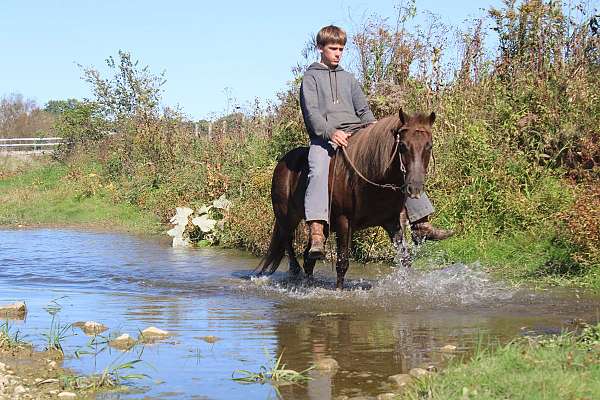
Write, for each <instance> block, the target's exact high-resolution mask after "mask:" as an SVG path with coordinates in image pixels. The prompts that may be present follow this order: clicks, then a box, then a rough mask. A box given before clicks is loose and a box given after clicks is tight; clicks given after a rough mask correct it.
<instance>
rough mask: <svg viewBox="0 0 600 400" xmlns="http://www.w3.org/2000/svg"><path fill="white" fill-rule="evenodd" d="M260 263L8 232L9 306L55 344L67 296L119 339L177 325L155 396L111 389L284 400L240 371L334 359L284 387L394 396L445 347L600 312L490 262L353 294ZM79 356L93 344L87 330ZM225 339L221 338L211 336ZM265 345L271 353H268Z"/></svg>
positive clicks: (358, 278) (152, 244)
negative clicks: (274, 360) (530, 287)
mask: <svg viewBox="0 0 600 400" xmlns="http://www.w3.org/2000/svg"><path fill="white" fill-rule="evenodd" d="M256 263H257V260H256V259H255V258H253V257H249V256H247V255H245V254H244V253H240V252H234V251H225V250H214V249H198V250H195V249H173V248H171V247H169V246H168V244H166V243H162V242H159V241H157V240H156V239H144V238H139V237H135V236H128V235H122V234H112V233H94V232H81V231H74V230H44V229H40V230H4V231H0V266H1V268H0V303H6V302H12V301H15V300H24V301H26V302H27V305H28V308H29V313H28V315H27V318H26V320H25V321H23V322H15V324H16V326H15V328H18V329H20V330H22V331H23V332H24V333H26V334H27V335H29V336H28V339H29V340H31V341H33V342H34V343H36V344H37V345H38V346H39V347H41V346H42V340H43V339H42V334H43V333H44V332H45V331H46V330H47V329H48V327H49V325H50V316H49V315H48V313H47V312H46V311H45V310H44V307H45V306H46V305H47V304H48V303H49V302H50V301H52V300H53V299H60V300H58V302H59V303H60V304H61V306H62V310H61V311H60V313H59V318H60V320H61V322H62V323H72V322H76V321H87V320H95V321H99V322H102V323H104V324H106V325H107V326H109V327H110V333H111V334H119V333H129V334H130V335H132V336H134V337H135V336H137V333H138V332H139V331H140V330H142V329H144V328H146V327H148V326H157V327H159V328H161V329H166V330H168V331H171V332H173V333H175V336H174V337H173V338H172V339H170V340H168V341H167V342H165V343H159V344H156V345H151V346H146V348H144V352H143V357H142V358H143V360H144V364H143V365H141V366H140V367H138V370H137V371H136V372H141V373H145V374H147V375H149V376H150V377H151V379H147V380H144V381H143V382H141V383H139V384H137V385H136V386H137V387H138V388H142V389H143V390H144V393H143V394H126V395H125V394H116V395H111V396H110V398H210V399H236V398H238V399H242V398H243V399H265V398H276V397H277V394H276V392H275V391H274V389H273V388H272V387H271V386H270V385H258V384H256V385H242V384H238V383H235V382H233V381H231V379H230V378H231V374H232V372H233V371H234V370H236V369H246V370H251V371H258V370H259V369H260V367H261V365H266V364H268V361H269V360H268V359H267V358H268V357H272V356H273V355H275V354H280V353H281V352H283V353H284V357H283V359H284V362H285V363H286V364H287V365H288V367H289V368H293V369H297V370H302V369H305V368H307V367H308V366H310V365H311V363H313V362H314V361H315V360H317V359H319V358H321V357H333V358H335V359H336V360H337V361H338V363H339V364H340V369H339V371H338V373H337V374H335V375H333V376H328V375H323V374H317V373H316V372H314V371H313V372H311V374H312V377H313V378H314V379H313V380H312V381H310V382H309V383H308V384H306V385H289V386H281V387H279V392H280V394H281V397H283V398H286V399H304V398H307V399H331V398H333V397H335V396H338V395H348V396H355V395H370V396H376V395H377V394H379V393H383V392H389V391H390V390H391V389H392V388H391V387H390V386H389V384H388V382H387V377H388V376H390V375H393V374H398V373H404V372H407V371H408V370H409V369H410V368H413V367H417V366H428V365H443V364H444V362H445V358H444V357H446V356H444V355H443V353H441V352H440V351H439V349H440V348H441V347H442V346H444V345H446V344H452V345H455V346H457V348H458V351H459V352H462V353H464V352H468V351H470V350H471V349H472V348H473V347H474V345H475V344H476V343H477V341H478V340H480V337H481V334H482V333H483V334H485V335H486V336H485V337H486V338H487V339H485V340H500V341H502V340H506V339H508V338H510V337H513V336H514V335H519V334H526V333H531V332H548V331H559V330H560V329H563V328H565V327H568V324H569V321H571V320H573V319H574V318H583V319H588V320H593V319H595V318H597V316H598V315H599V314H600V312H599V311H598V301H597V299H594V298H586V297H585V296H584V295H583V294H581V293H579V294H578V295H577V296H575V295H574V294H573V293H572V292H569V291H564V292H535V293H534V292H529V291H525V290H514V289H510V288H507V287H505V286H504V285H501V284H498V283H496V282H493V281H490V280H489V278H488V277H487V276H486V275H485V274H484V273H482V272H481V271H480V270H479V269H478V268H477V266H470V267H467V266H464V265H458V264H457V265H451V266H447V267H446V268H444V269H442V270H440V271H435V272H431V273H418V272H411V273H406V272H403V271H399V270H393V269H391V268H389V267H386V266H369V267H367V268H363V267H361V266H354V267H353V268H352V269H351V274H349V279H348V283H349V286H350V288H351V290H347V291H344V292H336V291H332V290H330V288H331V287H332V285H333V284H334V282H335V278H334V276H333V274H332V273H331V271H330V268H329V266H319V267H318V274H317V279H316V281H315V282H312V283H310V284H306V283H305V282H304V283H303V282H290V281H288V280H287V277H286V274H285V273H278V274H276V275H274V276H273V277H272V279H264V278H263V279H259V280H246V279H241V278H240V277H241V276H244V275H247V274H248V273H249V272H250V271H251V270H252V269H253V268H254V267H255V265H256ZM74 333H75V334H76V336H71V337H69V338H68V339H66V340H65V343H64V345H65V348H66V351H67V354H73V352H74V351H75V350H76V349H78V348H80V347H81V346H84V345H85V344H86V341H87V338H86V337H85V336H84V335H82V334H81V332H80V331H79V330H78V329H75V330H74ZM207 336H214V337H216V338H214V340H206V337H207ZM265 353H266V354H267V355H265ZM128 357H131V358H133V357H134V354H127V353H126V354H125V355H121V353H119V352H118V351H116V350H111V351H110V352H108V351H107V352H104V353H102V354H100V355H99V356H98V357H96V359H93V357H87V358H82V359H80V360H78V359H75V358H72V357H71V358H69V359H67V361H66V364H67V366H70V367H73V368H74V369H76V370H77V371H79V372H81V373H91V372H93V371H94V370H98V369H101V368H104V366H106V365H108V364H109V363H110V362H112V361H114V360H115V359H121V360H122V361H128V360H129V359H130V358H128Z"/></svg>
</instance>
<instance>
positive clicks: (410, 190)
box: [406, 182, 423, 199]
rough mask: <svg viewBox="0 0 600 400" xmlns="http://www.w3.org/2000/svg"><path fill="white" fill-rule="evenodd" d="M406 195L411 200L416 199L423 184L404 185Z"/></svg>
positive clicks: (419, 195) (421, 190)
mask: <svg viewBox="0 0 600 400" xmlns="http://www.w3.org/2000/svg"><path fill="white" fill-rule="evenodd" d="M406 193H407V194H408V197H410V198H411V199H418V198H419V197H421V194H422V193H423V183H422V182H421V183H409V184H408V185H406Z"/></svg>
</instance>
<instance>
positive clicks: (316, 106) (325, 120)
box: [300, 62, 375, 139]
mask: <svg viewBox="0 0 600 400" xmlns="http://www.w3.org/2000/svg"><path fill="white" fill-rule="evenodd" d="M300 107H301V108H302V116H303V117H304V123H305V124H306V129H307V130H308V133H309V134H310V137H311V138H313V137H321V138H323V139H329V138H330V137H331V134H332V133H333V132H334V131H335V130H336V129H341V130H343V131H345V130H348V131H352V130H354V129H355V128H357V127H358V126H360V125H364V124H367V123H369V122H373V121H375V117H374V116H373V113H372V112H371V110H370V109H369V105H368V104H367V99H366V97H365V94H364V93H363V91H362V88H361V87H360V85H359V83H358V81H357V80H356V78H354V76H353V75H352V74H351V73H349V72H347V71H344V70H343V69H342V67H341V66H339V65H338V66H337V67H336V68H335V69H329V68H328V67H327V66H325V65H323V64H320V63H318V62H315V63H313V64H311V66H310V67H308V70H307V71H306V72H305V73H304V77H303V78H302V86H300Z"/></svg>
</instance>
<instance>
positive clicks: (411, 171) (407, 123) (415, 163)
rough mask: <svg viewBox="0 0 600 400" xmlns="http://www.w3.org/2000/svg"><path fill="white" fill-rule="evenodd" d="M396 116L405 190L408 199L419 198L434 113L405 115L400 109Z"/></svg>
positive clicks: (427, 162)
mask: <svg viewBox="0 0 600 400" xmlns="http://www.w3.org/2000/svg"><path fill="white" fill-rule="evenodd" d="M398 116H399V118H400V121H399V124H398V127H397V129H396V130H395V134H396V135H397V136H396V140H398V141H399V142H398V153H399V155H400V168H402V169H403V170H404V171H405V179H404V185H405V188H406V189H405V190H406V193H407V194H408V196H409V197H411V198H419V197H420V196H421V193H423V188H424V184H425V175H426V173H427V167H428V166H429V159H430V157H431V151H432V146H433V142H432V134H431V126H432V125H433V122H434V121H435V113H433V112H432V113H431V114H429V115H426V114H414V115H407V114H406V113H404V111H403V110H402V109H400V111H399V113H398ZM404 171H403V172H404Z"/></svg>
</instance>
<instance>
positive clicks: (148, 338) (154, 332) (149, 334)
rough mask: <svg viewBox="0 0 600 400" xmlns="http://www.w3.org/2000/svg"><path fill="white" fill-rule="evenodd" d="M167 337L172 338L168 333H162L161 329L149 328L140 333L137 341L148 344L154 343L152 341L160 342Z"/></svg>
mask: <svg viewBox="0 0 600 400" xmlns="http://www.w3.org/2000/svg"><path fill="white" fill-rule="evenodd" d="M169 336H172V334H171V333H170V332H167V331H163V330H162V329H158V328H156V327H154V326H151V327H149V328H146V329H144V330H143V331H142V333H141V334H140V337H139V339H140V341H142V342H145V343H148V342H154V341H156V340H160V339H165V338H167V337H169Z"/></svg>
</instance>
